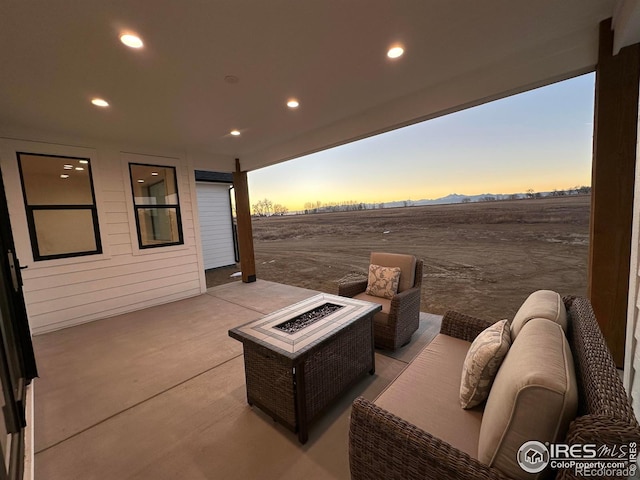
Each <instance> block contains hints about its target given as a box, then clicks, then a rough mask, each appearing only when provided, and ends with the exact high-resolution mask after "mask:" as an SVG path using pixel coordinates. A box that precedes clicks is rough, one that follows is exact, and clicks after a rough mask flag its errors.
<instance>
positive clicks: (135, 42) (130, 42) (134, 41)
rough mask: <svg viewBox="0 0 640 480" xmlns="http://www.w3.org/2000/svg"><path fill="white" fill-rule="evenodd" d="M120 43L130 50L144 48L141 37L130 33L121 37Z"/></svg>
mask: <svg viewBox="0 0 640 480" xmlns="http://www.w3.org/2000/svg"><path fill="white" fill-rule="evenodd" d="M120 41H121V42H122V43H124V44H125V45H126V46H127V47H130V48H142V47H143V46H144V43H142V40H141V39H140V37H138V36H136V35H132V34H130V33H125V34H123V35H120Z"/></svg>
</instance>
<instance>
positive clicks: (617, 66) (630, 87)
mask: <svg viewBox="0 0 640 480" xmlns="http://www.w3.org/2000/svg"><path fill="white" fill-rule="evenodd" d="M639 82H640V44H636V45H631V46H629V47H625V48H623V49H622V50H621V51H620V53H619V54H618V55H615V56H614V55H613V31H612V30H611V19H608V20H605V21H603V22H601V23H600V46H599V53H598V66H597V67H596V87H595V118H594V135H593V165H592V179H591V187H592V193H591V227H590V229H591V231H590V242H589V276H588V295H589V299H590V300H591V303H592V305H593V310H594V312H595V314H596V317H597V319H598V323H599V324H600V328H601V329H602V332H603V334H604V336H605V338H606V339H607V343H608V345H609V349H610V350H611V353H612V354H613V358H614V360H615V362H616V364H617V366H618V367H620V368H621V367H622V366H623V364H624V347H625V332H626V322H627V302H628V295H629V271H630V258H631V228H632V215H633V190H634V180H635V164H636V145H637V138H636V137H637V129H638V86H639Z"/></svg>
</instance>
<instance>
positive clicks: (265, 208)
mask: <svg viewBox="0 0 640 480" xmlns="http://www.w3.org/2000/svg"><path fill="white" fill-rule="evenodd" d="M251 209H252V210H253V214H254V215H255V216H256V217H270V216H271V215H286V214H287V213H289V209H288V208H287V207H285V206H284V205H280V204H279V203H275V204H274V203H273V202H272V201H271V200H269V199H268V198H265V199H264V200H258V203H254V204H253V205H251Z"/></svg>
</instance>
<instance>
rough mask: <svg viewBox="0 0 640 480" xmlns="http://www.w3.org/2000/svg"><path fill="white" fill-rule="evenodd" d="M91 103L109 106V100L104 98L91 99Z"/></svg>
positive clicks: (97, 105)
mask: <svg viewBox="0 0 640 480" xmlns="http://www.w3.org/2000/svg"><path fill="white" fill-rule="evenodd" d="M91 103H93V104H94V105H95V106H96V107H108V106H109V102H107V101H106V100H103V99H102V98H94V99H93V100H91Z"/></svg>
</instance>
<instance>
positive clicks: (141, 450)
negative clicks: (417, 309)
mask: <svg viewBox="0 0 640 480" xmlns="http://www.w3.org/2000/svg"><path fill="white" fill-rule="evenodd" d="M316 293H318V292H315V291H313V290H307V289H302V288H298V287H291V286H288V285H283V284H278V283H273V282H267V281H261V280H258V281H257V282H255V283H250V284H244V283H241V282H234V283H229V284H225V285H221V286H218V287H214V288H210V289H209V290H208V291H207V293H206V294H204V295H200V296H198V297H194V298H190V299H186V300H180V301H177V302H173V303H169V304H166V305H161V306H157V307H152V308H148V309H145V310H141V311H138V312H133V313H129V314H125V315H120V316H117V317H112V318H108V319H104V320H100V321H96V322H92V323H88V324H84V325H80V326H77V327H72V328H68V329H65V330H60V331H57V332H52V333H48V334H44V335H39V336H36V337H34V339H33V343H34V348H35V352H36V359H37V361H38V369H39V372H40V377H39V378H37V379H36V380H34V396H35V419H34V426H35V478H36V479H48V480H57V479H61V480H62V479H64V480H69V479H82V480H90V479H100V480H102V479H114V480H115V479H118V480H124V479H154V480H155V479H171V480H175V479H186V480H191V479H193V480H200V479H218V478H220V479H235V478H238V479H254V478H255V479H258V478H259V479H270V478H272V479H279V478H283V479H299V478H312V479H313V478H317V479H331V478H335V479H347V478H349V464H348V451H347V436H348V422H349V418H348V417H349V411H350V406H351V403H352V402H353V400H354V399H355V398H356V397H357V396H358V395H364V396H365V397H367V398H374V397H376V396H377V395H378V394H379V392H380V391H382V389H384V387H385V386H386V385H387V384H388V383H389V382H390V381H392V380H393V379H394V378H395V377H396V376H397V375H398V373H400V372H401V371H402V369H404V367H405V366H406V364H407V361H408V360H409V359H410V358H413V356H414V355H415V354H416V353H417V351H419V349H421V348H422V346H423V345H424V344H426V343H428V341H430V339H431V338H433V336H434V335H435V334H436V333H437V331H438V329H439V321H440V317H438V316H435V315H428V314H421V328H420V330H419V332H417V334H416V335H414V340H413V341H412V343H411V344H409V345H408V346H407V347H404V349H401V350H399V351H397V352H395V353H393V354H392V355H393V357H395V358H392V356H390V355H385V354H381V353H380V352H376V374H375V375H374V376H364V377H363V378H362V379H361V380H360V381H359V382H358V383H357V384H356V385H355V386H354V387H352V388H351V389H350V390H348V391H347V392H345V394H344V395H343V396H342V397H341V398H340V399H339V400H338V401H337V402H336V403H335V404H334V405H333V406H332V407H331V408H330V409H329V410H328V411H327V412H326V413H325V414H324V415H323V416H322V417H321V419H320V420H319V421H318V422H316V423H315V424H313V425H312V427H311V430H310V437H309V441H308V443H307V444H305V445H301V444H299V443H298V441H297V437H296V435H295V434H293V433H291V432H290V431H288V430H286V429H285V428H283V427H281V426H280V425H278V424H276V423H274V422H273V421H272V420H271V419H270V418H269V417H268V416H266V415H265V414H263V413H262V412H261V411H260V410H259V409H257V408H251V407H249V406H248V405H247V403H246V392H245V385H244V364H243V358H242V345H241V344H240V343H239V342H237V341H235V340H233V339H231V338H230V337H229V336H228V334H227V332H228V330H229V329H230V328H233V327H236V326H238V325H241V324H243V323H246V322H249V321H251V320H254V319H257V318H259V317H261V316H262V315H265V314H267V313H271V312H273V311H275V310H277V309H279V308H282V307H284V306H287V305H290V304H292V303H295V302H298V301H301V300H304V299H305V298H308V297H310V296H312V295H315V294H316Z"/></svg>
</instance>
